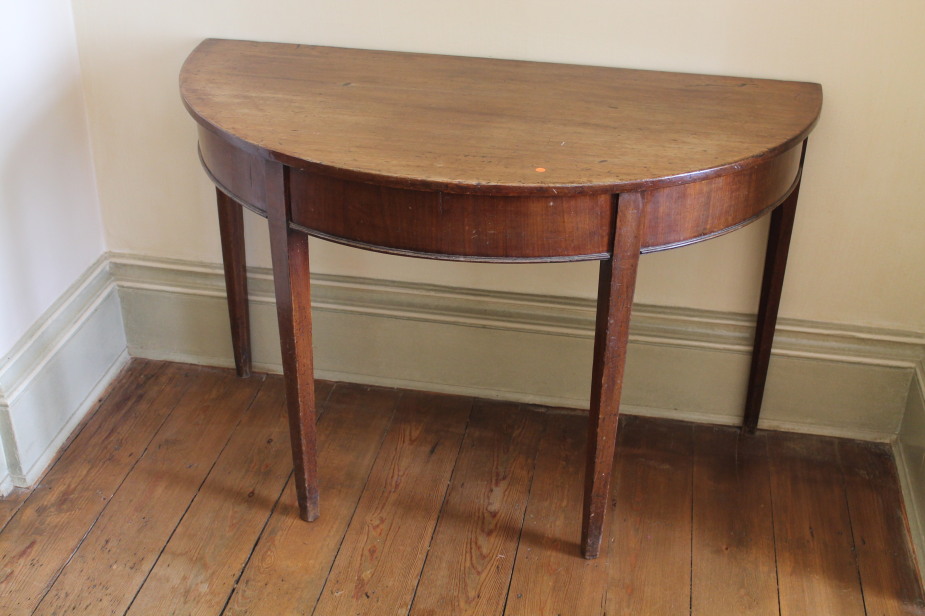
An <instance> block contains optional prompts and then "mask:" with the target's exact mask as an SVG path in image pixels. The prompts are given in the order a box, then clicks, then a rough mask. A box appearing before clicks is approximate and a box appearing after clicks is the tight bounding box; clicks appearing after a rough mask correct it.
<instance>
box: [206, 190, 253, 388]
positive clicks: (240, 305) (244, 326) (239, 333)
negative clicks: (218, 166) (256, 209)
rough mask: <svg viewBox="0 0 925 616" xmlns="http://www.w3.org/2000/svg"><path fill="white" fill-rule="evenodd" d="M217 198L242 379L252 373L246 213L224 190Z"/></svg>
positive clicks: (234, 346)
mask: <svg viewBox="0 0 925 616" xmlns="http://www.w3.org/2000/svg"><path fill="white" fill-rule="evenodd" d="M215 196H216V200H217V207H218V229H219V235H220V237H221V241H222V265H223V266H224V269H225V291H226V293H227V295H228V317H229V324H230V326H231V348H232V352H233V354H234V365H235V369H236V370H237V371H238V376H241V377H248V376H250V374H251V325H250V308H249V306H248V303H247V266H246V263H245V257H244V212H243V210H242V209H241V206H240V205H238V204H237V203H235V202H234V201H233V200H232V199H231V197H229V196H228V195H226V194H225V193H223V192H222V191H221V190H219V189H215Z"/></svg>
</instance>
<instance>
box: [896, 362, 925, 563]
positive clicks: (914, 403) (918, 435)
mask: <svg viewBox="0 0 925 616" xmlns="http://www.w3.org/2000/svg"><path fill="white" fill-rule="evenodd" d="M893 457H894V458H895V459H896V465H897V467H898V470H899V478H900V482H901V484H902V490H903V500H904V501H905V505H906V516H907V518H908V520H909V530H910V534H911V535H912V541H913V544H914V547H915V553H916V559H917V560H918V565H919V573H920V574H923V573H925V362H922V363H920V364H919V365H918V367H917V369H916V371H915V377H914V378H913V381H912V385H911V386H910V388H909V400H908V403H907V406H906V416H905V419H904V420H903V424H902V428H901V429H900V432H899V438H898V439H897V440H896V441H895V442H894V456H893Z"/></svg>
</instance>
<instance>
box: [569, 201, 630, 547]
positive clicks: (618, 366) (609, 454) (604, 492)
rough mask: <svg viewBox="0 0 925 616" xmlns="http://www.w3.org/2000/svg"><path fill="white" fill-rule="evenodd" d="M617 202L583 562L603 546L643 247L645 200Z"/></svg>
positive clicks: (603, 279)
mask: <svg viewBox="0 0 925 616" xmlns="http://www.w3.org/2000/svg"><path fill="white" fill-rule="evenodd" d="M617 199H618V202H617V219H616V233H615V237H614V248H613V256H612V258H610V259H608V260H606V261H602V262H601V268H600V278H599V281H598V297H597V324H596V327H595V333H594V365H593V369H592V381H591V412H590V418H589V424H588V459H587V466H586V468H585V500H584V514H583V519H582V533H581V537H582V540H581V541H582V554H583V555H584V557H585V558H597V555H598V554H599V552H600V547H601V535H602V533H603V529H604V515H605V513H606V511H607V502H608V500H609V498H608V497H609V494H610V476H611V473H612V471H613V456H614V446H615V445H616V436H617V421H618V416H619V412H620V393H621V392H622V390H623V367H624V365H625V363H626V344H627V341H628V340H629V324H630V312H631V310H632V306H633V292H634V290H635V287H636V268H637V265H638V264H639V249H640V244H641V235H640V221H641V219H642V212H643V197H642V196H641V195H640V194H639V193H625V194H622V195H619V197H618V198H617Z"/></svg>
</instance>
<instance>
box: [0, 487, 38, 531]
mask: <svg viewBox="0 0 925 616" xmlns="http://www.w3.org/2000/svg"><path fill="white" fill-rule="evenodd" d="M31 494H32V489H31V488H13V489H12V490H11V491H10V493H9V494H7V495H6V496H3V497H2V498H0V532H2V530H3V527H4V526H6V524H7V522H9V521H10V519H11V518H12V517H13V516H14V515H16V512H17V511H19V508H20V507H21V506H22V504H23V503H24V502H26V499H27V498H29V495H31Z"/></svg>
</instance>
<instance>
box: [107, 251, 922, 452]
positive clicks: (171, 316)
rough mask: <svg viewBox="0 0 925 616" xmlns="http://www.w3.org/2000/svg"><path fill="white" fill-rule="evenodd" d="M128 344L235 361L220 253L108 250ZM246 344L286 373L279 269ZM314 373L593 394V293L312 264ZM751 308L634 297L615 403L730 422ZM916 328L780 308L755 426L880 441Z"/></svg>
mask: <svg viewBox="0 0 925 616" xmlns="http://www.w3.org/2000/svg"><path fill="white" fill-rule="evenodd" d="M111 268H112V273H113V276H114V278H115V280H116V284H117V286H118V288H119V293H120V298H121V301H122V306H123V316H124V319H125V326H126V334H127V339H128V348H129V352H130V354H132V355H134V356H141V357H148V358H154V359H169V360H176V361H191V362H197V363H208V364H214V365H231V348H230V342H229V334H228V318H227V313H226V308H225V303H224V279H223V277H222V274H221V268H220V267H219V266H218V265H215V264H203V263H190V262H183V261H173V260H163V259H150V258H140V257H134V256H128V255H113V257H112V260H111ZM249 285H250V305H251V324H252V331H253V341H254V349H253V357H254V363H255V366H256V367H257V368H258V369H262V370H267V371H271V372H279V371H280V369H281V364H280V360H279V346H278V339H277V333H276V312H275V306H274V302H273V292H272V279H271V276H270V272H269V271H267V270H265V269H251V270H250V271H249ZM312 297H313V305H314V319H315V354H316V371H317V374H318V376H320V377H323V378H331V379H341V380H349V381H355V382H365V383H371V384H379V385H389V386H396V387H409V388H417V389H427V390H435V391H445V392H451V393H466V394H473V395H477V396H481V397H488V398H504V399H510V400H518V401H524V402H529V403H538V404H548V405H557V406H566V407H574V408H584V407H586V405H587V399H588V391H589V381H590V378H589V375H590V364H591V345H592V339H593V328H594V303H593V302H591V301H589V300H583V299H575V298H563V297H553V296H540V295H527V294H514V293H502V292H493V291H492V292H489V291H480V290H469V289H459V288H453V287H443V286H435V285H424V284H411V283H399V282H390V281H382V280H370V279H363V278H355V277H346V276H330V275H318V276H314V277H313V287H312ZM752 323H753V317H752V316H749V315H741V314H730V313H718V312H707V311H700V310H688V309H679V308H663V307H657V306H646V305H637V306H635V307H634V312H633V320H632V324H631V333H630V348H629V358H628V361H627V374H626V384H625V390H624V392H625V393H624V399H623V410H624V411H625V412H630V413H638V414H646V415H660V416H671V417H675V418H680V419H687V420H693V421H702V422H711V423H721V424H735V423H738V422H739V418H740V415H741V409H742V406H743V403H744V394H745V379H746V375H747V371H748V361H749V354H750V344H751V343H750V338H751V335H752V327H753V326H752ZM923 347H925V342H923V338H922V336H920V335H916V334H907V333H904V332H896V331H886V330H876V329H866V328H856V327H855V328H850V327H844V326H836V325H832V324H823V323H808V322H799V321H793V320H785V319H782V320H781V322H780V323H779V326H778V333H777V338H776V340H775V348H774V355H773V359H772V362H771V369H770V373H769V379H768V388H767V393H766V396H765V405H764V411H763V413H762V423H761V426H762V427H765V428H771V429H785V430H795V431H801V432H811V433H821V434H831V435H839V436H850V437H854V438H863V439H868V440H881V441H887V440H890V439H892V438H893V437H894V436H895V435H896V434H897V432H898V430H899V427H900V424H901V422H902V418H903V415H904V413H905V410H906V402H907V398H908V392H909V386H910V383H911V382H912V378H913V372H914V366H915V364H916V362H917V361H918V360H919V359H920V358H921V356H922V352H923V351H922V349H923Z"/></svg>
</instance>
